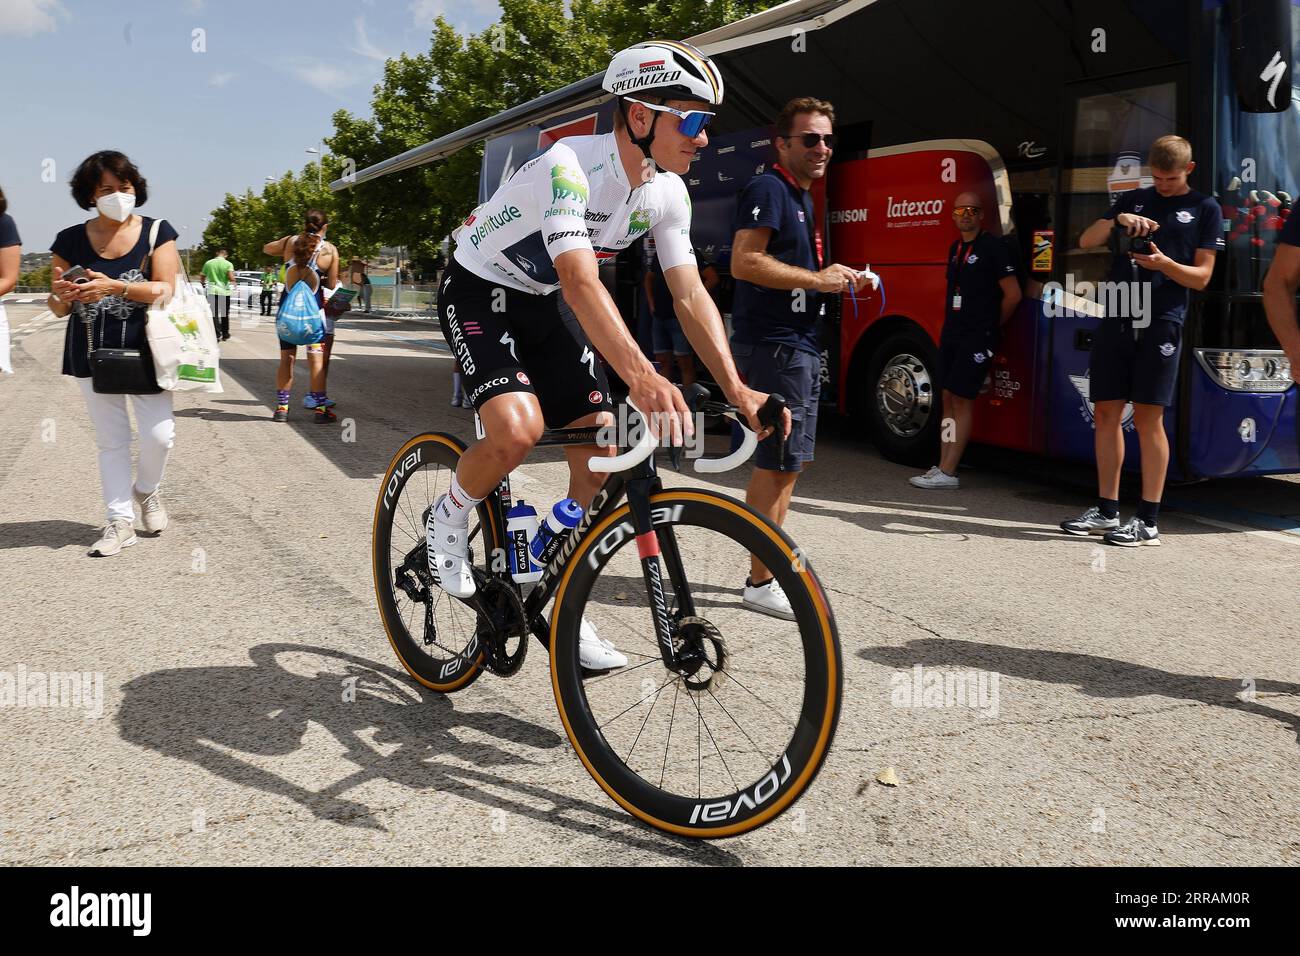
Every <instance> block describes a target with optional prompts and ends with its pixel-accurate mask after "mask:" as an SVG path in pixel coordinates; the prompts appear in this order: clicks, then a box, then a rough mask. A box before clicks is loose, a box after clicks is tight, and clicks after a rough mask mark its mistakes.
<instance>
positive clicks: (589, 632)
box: [578, 617, 627, 671]
mask: <svg viewBox="0 0 1300 956" xmlns="http://www.w3.org/2000/svg"><path fill="white" fill-rule="evenodd" d="M578 661H579V663H581V664H582V666H583V667H585V668H587V670H591V671H607V670H613V669H614V668H615V667H627V657H626V656H625V655H623V654H620V653H619V651H618V649H617V648H615V647H614V645H613V644H611V643H610V642H609V641H607V640H605V639H603V638H601V637H600V636H599V635H597V634H596V629H595V628H594V627H592V626H591V623H590V622H589V621H588V620H587V619H586V618H585V617H584V618H583V619H582V627H580V628H579V629H578Z"/></svg>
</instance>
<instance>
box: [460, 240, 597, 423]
mask: <svg viewBox="0 0 1300 956" xmlns="http://www.w3.org/2000/svg"><path fill="white" fill-rule="evenodd" d="M438 323H439V325H441V326H442V334H443V337H444V338H445V339H446V340H447V345H448V346H450V347H451V354H452V355H453V356H454V357H455V358H456V360H457V362H459V363H460V368H461V372H462V373H463V374H464V376H465V378H464V385H465V395H466V396H467V397H468V398H469V402H470V404H471V405H472V406H473V407H474V408H475V409H478V408H480V407H482V405H483V403H484V402H486V401H487V400H488V399H490V398H493V397H494V396H497V395H503V394H505V393H506V392H530V393H532V394H534V395H536V396H537V401H538V404H540V405H541V407H542V417H543V418H544V419H545V421H546V424H547V426H548V427H550V428H564V427H565V426H567V425H570V424H572V423H573V422H575V421H577V420H578V419H580V418H585V417H586V416H588V415H590V414H592V413H593V412H600V411H610V410H612V409H613V407H614V405H613V402H611V401H610V397H609V381H608V379H607V378H606V377H605V369H604V366H602V365H601V363H600V358H599V357H598V356H597V355H596V350H595V349H594V348H592V347H591V342H590V341H589V340H588V339H587V335H586V333H585V332H583V331H582V327H581V326H580V325H579V324H578V320H577V317H576V316H574V314H573V311H572V310H571V309H569V307H568V305H567V304H566V303H565V302H564V298H563V297H562V296H561V295H560V294H559V293H558V292H556V293H554V294H552V295H534V294H531V293H528V292H519V291H517V290H515V289H510V288H507V287H505V286H502V285H497V284H496V283H494V282H488V281H487V280H486V279H480V278H479V277H478V276H476V275H475V274H474V273H472V272H470V271H469V270H468V269H466V268H465V267H464V266H462V265H461V264H460V263H459V262H457V261H456V260H455V259H454V258H453V259H452V260H451V263H450V265H449V266H448V267H447V272H446V274H445V275H444V276H443V278H442V284H441V285H439V287H438Z"/></svg>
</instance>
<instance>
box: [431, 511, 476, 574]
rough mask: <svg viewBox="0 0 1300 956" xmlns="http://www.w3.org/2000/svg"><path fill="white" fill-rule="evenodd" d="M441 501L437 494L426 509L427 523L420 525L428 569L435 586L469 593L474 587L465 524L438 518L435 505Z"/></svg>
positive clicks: (467, 529) (467, 525) (467, 530)
mask: <svg viewBox="0 0 1300 956" xmlns="http://www.w3.org/2000/svg"><path fill="white" fill-rule="evenodd" d="M444 497H445V496H444ZM441 504H442V498H439V499H438V500H437V501H435V502H434V504H433V507H432V508H430V509H429V518H428V523H427V524H426V525H425V529H424V542H425V549H426V553H427V554H428V556H429V572H430V573H431V574H432V575H433V579H434V580H435V581H437V582H438V586H439V587H441V588H442V589H443V590H444V591H446V592H447V593H448V594H450V595H451V596H452V597H458V598H468V597H473V596H474V591H475V590H476V587H475V584H474V574H473V572H472V571H471V570H470V564H469V560H468V559H469V524H468V522H467V523H466V524H464V525H455V524H450V523H448V522H444V521H442V520H441V519H440V518H439V517H438V512H439V508H438V506H439V505H441Z"/></svg>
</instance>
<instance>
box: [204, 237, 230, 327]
mask: <svg viewBox="0 0 1300 956" xmlns="http://www.w3.org/2000/svg"><path fill="white" fill-rule="evenodd" d="M226 254H227V250H225V249H218V250H217V255H216V258H213V259H209V260H208V261H207V262H205V263H203V291H204V292H205V293H206V295H207V297H208V301H209V303H210V304H211V305H212V321H213V322H214V323H215V324H216V326H217V335H218V337H219V338H220V339H221V341H223V342H225V341H226V340H227V339H229V338H230V284H231V282H232V281H233V280H234V278H235V266H234V264H233V263H231V261H230V260H229V259H227V258H226Z"/></svg>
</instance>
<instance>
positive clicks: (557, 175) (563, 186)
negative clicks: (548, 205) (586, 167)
mask: <svg viewBox="0 0 1300 956" xmlns="http://www.w3.org/2000/svg"><path fill="white" fill-rule="evenodd" d="M561 199H572V200H575V201H577V202H581V203H585V202H586V201H587V187H586V185H585V184H584V183H583V182H582V180H581V179H580V178H579V174H578V173H575V172H574V171H573V170H571V169H569V168H568V167H567V166H561V165H556V166H552V167H551V202H552V203H557V202H559V201H560V200H561Z"/></svg>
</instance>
